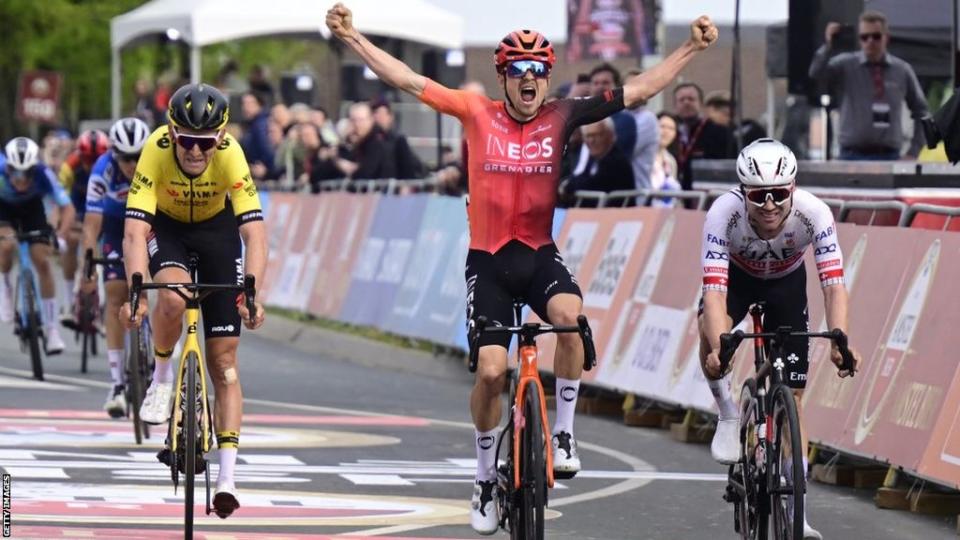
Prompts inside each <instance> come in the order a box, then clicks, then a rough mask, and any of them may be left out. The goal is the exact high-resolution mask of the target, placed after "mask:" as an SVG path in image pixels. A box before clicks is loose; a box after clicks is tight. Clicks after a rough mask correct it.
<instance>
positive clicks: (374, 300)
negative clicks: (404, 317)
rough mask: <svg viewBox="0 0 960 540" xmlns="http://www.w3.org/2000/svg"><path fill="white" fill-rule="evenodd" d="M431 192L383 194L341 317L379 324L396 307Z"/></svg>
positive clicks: (351, 320) (344, 319)
mask: <svg viewBox="0 0 960 540" xmlns="http://www.w3.org/2000/svg"><path fill="white" fill-rule="evenodd" d="M430 198H432V197H431V196H430V195H409V196H404V197H382V198H381V199H380V204H378V205H377V208H376V212H375V213H374V216H373V223H372V224H371V225H370V230H369V232H368V233H367V238H366V239H365V240H364V242H363V246H362V247H361V248H360V253H359V255H358V258H357V261H356V262H355V264H354V265H353V277H352V280H351V282H350V289H349V292H348V293H347V296H346V299H345V300H344V301H343V305H342V307H341V309H340V316H339V318H340V320H342V321H344V322H348V323H352V324H362V325H370V326H377V327H380V325H381V323H382V321H383V320H384V318H385V317H386V316H387V315H388V314H389V313H390V311H391V310H392V309H393V302H394V298H395V296H396V294H397V291H398V290H399V289H400V284H401V283H402V282H403V276H404V275H405V273H406V269H407V265H408V264H409V263H410V259H411V255H412V254H413V245H414V241H415V240H416V238H417V236H418V235H419V234H420V224H421V223H422V221H423V214H424V210H425V209H426V206H427V200H429V199H430Z"/></svg>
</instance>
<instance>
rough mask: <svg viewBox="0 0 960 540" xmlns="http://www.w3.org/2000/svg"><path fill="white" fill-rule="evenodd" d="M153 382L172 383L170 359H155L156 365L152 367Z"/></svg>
mask: <svg viewBox="0 0 960 540" xmlns="http://www.w3.org/2000/svg"><path fill="white" fill-rule="evenodd" d="M153 380H154V382H158V383H164V384H166V383H172V382H173V366H172V365H171V362H170V359H167V360H160V359H159V358H156V363H155V364H154V365H153Z"/></svg>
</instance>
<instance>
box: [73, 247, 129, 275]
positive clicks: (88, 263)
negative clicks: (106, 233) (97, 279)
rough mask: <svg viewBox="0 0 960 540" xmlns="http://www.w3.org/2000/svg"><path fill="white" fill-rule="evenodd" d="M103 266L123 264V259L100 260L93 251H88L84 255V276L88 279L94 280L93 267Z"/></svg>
mask: <svg viewBox="0 0 960 540" xmlns="http://www.w3.org/2000/svg"><path fill="white" fill-rule="evenodd" d="M98 264H99V265H101V266H116V265H119V264H123V260H122V259H99V258H96V257H94V256H93V250H92V249H87V250H86V251H84V253H83V275H84V276H86V278H87V279H93V267H94V266H96V265H98Z"/></svg>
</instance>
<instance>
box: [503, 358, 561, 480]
mask: <svg viewBox="0 0 960 540" xmlns="http://www.w3.org/2000/svg"><path fill="white" fill-rule="evenodd" d="M519 359H520V380H519V383H518V384H517V393H516V395H515V396H514V400H515V401H514V404H513V407H514V411H513V423H514V425H513V459H514V465H513V487H514V489H520V466H519V463H520V462H519V460H520V459H521V455H520V439H521V437H522V435H523V428H524V427H525V426H524V418H525V417H524V414H523V411H524V396H525V395H526V390H527V386H528V385H531V384H532V385H534V386H535V387H536V389H537V394H539V396H540V422H541V423H542V424H543V426H542V427H543V450H544V452H543V453H544V454H546V456H547V459H546V467H547V471H546V473H547V486H548V487H550V488H552V487H553V483H554V478H553V452H550V451H549V449H548V448H547V442H548V441H549V440H550V429H549V428H548V427H547V404H546V398H545V397H544V395H543V384H542V383H541V382H540V374H539V373H538V372H537V348H536V347H533V346H529V345H523V346H521V347H520V352H519Z"/></svg>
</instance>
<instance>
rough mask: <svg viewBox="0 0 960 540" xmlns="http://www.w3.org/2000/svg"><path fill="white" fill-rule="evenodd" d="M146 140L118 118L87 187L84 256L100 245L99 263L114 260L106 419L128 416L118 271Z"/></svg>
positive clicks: (123, 287)
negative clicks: (134, 181)
mask: <svg viewBox="0 0 960 540" xmlns="http://www.w3.org/2000/svg"><path fill="white" fill-rule="evenodd" d="M149 136H150V128H148V127H147V124H145V123H144V122H143V121H142V120H140V119H137V118H122V119H120V120H119V121H117V122H116V123H115V124H113V126H112V127H111V128H110V144H111V147H112V148H113V150H112V151H110V152H106V153H104V154H103V155H101V156H100V157H99V158H98V159H97V161H96V163H94V165H93V169H92V170H91V171H90V179H89V181H88V183H87V194H86V196H87V200H86V213H85V214H84V217H83V252H84V253H86V252H87V250H88V249H89V250H93V252H94V254H96V253H97V251H98V250H97V245H98V243H100V248H101V250H102V255H101V256H98V258H105V259H116V261H117V263H118V264H117V265H116V266H106V267H105V268H104V272H103V287H104V289H105V290H106V293H107V309H106V313H105V317H104V320H105V323H106V327H107V362H108V363H109V364H110V376H111V377H112V379H113V386H112V387H111V388H110V391H109V392H108V393H107V401H106V402H105V403H104V404H103V410H105V411H107V413H108V414H109V415H110V417H111V418H120V417H122V416H124V415H126V413H127V400H126V397H125V396H124V385H125V381H124V370H123V338H124V329H123V325H122V323H121V322H120V306H122V305H123V303H124V302H125V301H126V299H127V298H128V296H129V293H128V291H127V276H126V273H124V271H123V220H124V213H125V212H126V209H127V192H128V191H130V180H131V179H132V178H133V174H134V172H136V170H137V160H139V159H140V151H141V150H143V145H144V144H145V143H146V142H147V138H148V137H149ZM96 288H97V275H96V274H94V275H93V276H92V278H91V279H87V277H86V276H84V277H83V285H82V289H83V292H84V293H86V294H90V293H92V292H94V291H95V290H96Z"/></svg>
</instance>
